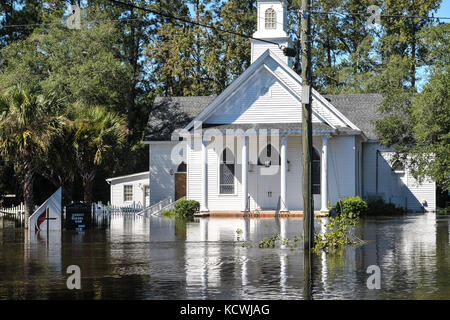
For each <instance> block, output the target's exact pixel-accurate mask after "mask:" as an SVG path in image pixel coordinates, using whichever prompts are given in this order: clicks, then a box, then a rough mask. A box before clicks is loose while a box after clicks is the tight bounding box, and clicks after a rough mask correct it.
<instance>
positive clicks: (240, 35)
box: [109, 0, 280, 47]
mask: <svg viewBox="0 0 450 320" xmlns="http://www.w3.org/2000/svg"><path fill="white" fill-rule="evenodd" d="M109 1H110V2H113V3H116V4H120V5H123V6H127V7H129V8H134V9H138V10H143V11H146V12H148V13H152V14H156V15H159V16H163V17H165V18H167V19H171V20H178V21H182V22H185V23H189V24H192V25H196V26H199V27H203V28H208V29H212V30H214V31H217V32H222V33H229V34H233V35H235V36H239V37H243V38H247V39H252V40H257V41H261V42H265V43H270V44H274V45H276V46H278V47H280V45H279V44H278V43H276V42H273V41H270V40H266V39H260V38H254V37H252V36H249V35H247V34H244V33H239V32H236V31H231V30H224V29H222V28H219V27H216V26H212V25H208V24H204V23H200V22H196V21H192V20H190V19H186V18H182V17H176V16H173V15H171V14H168V13H165V12H161V11H156V10H152V9H147V8H143V7H139V6H136V5H134V4H131V3H127V2H123V1H118V0H109Z"/></svg>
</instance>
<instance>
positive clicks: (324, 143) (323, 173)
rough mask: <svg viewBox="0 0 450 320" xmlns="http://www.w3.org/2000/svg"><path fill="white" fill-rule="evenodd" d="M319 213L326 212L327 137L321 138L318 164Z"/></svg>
mask: <svg viewBox="0 0 450 320" xmlns="http://www.w3.org/2000/svg"><path fill="white" fill-rule="evenodd" d="M320 171H321V172H320V179H321V181H320V198H321V202H322V203H321V209H320V211H321V212H328V136H322V158H321V164H320Z"/></svg>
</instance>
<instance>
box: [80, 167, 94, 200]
mask: <svg viewBox="0 0 450 320" xmlns="http://www.w3.org/2000/svg"><path fill="white" fill-rule="evenodd" d="M94 177H95V175H94V174H90V175H89V177H83V192H84V194H83V201H84V203H86V204H90V203H92V190H93V188H94Z"/></svg>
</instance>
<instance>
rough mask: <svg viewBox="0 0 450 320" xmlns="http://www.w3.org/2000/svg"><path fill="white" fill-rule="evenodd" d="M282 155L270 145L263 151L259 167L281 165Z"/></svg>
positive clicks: (259, 158)
mask: <svg viewBox="0 0 450 320" xmlns="http://www.w3.org/2000/svg"><path fill="white" fill-rule="evenodd" d="M280 164H281V158H280V153H279V152H278V151H277V149H276V148H274V147H273V146H272V145H271V144H270V143H269V144H268V145H267V146H266V147H265V148H264V149H262V151H261V153H260V154H259V157H258V165H259V166H271V165H280Z"/></svg>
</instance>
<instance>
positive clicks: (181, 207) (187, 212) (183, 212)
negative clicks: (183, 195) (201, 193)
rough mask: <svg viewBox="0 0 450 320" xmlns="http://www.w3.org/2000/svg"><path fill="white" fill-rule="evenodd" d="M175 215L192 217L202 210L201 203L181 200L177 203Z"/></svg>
mask: <svg viewBox="0 0 450 320" xmlns="http://www.w3.org/2000/svg"><path fill="white" fill-rule="evenodd" d="M174 209H175V213H176V214H177V215H178V216H182V217H191V216H193V215H194V213H196V212H198V211H199V210H200V203H199V202H198V201H195V200H186V199H181V200H178V201H177V202H176V203H175V206H174Z"/></svg>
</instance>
